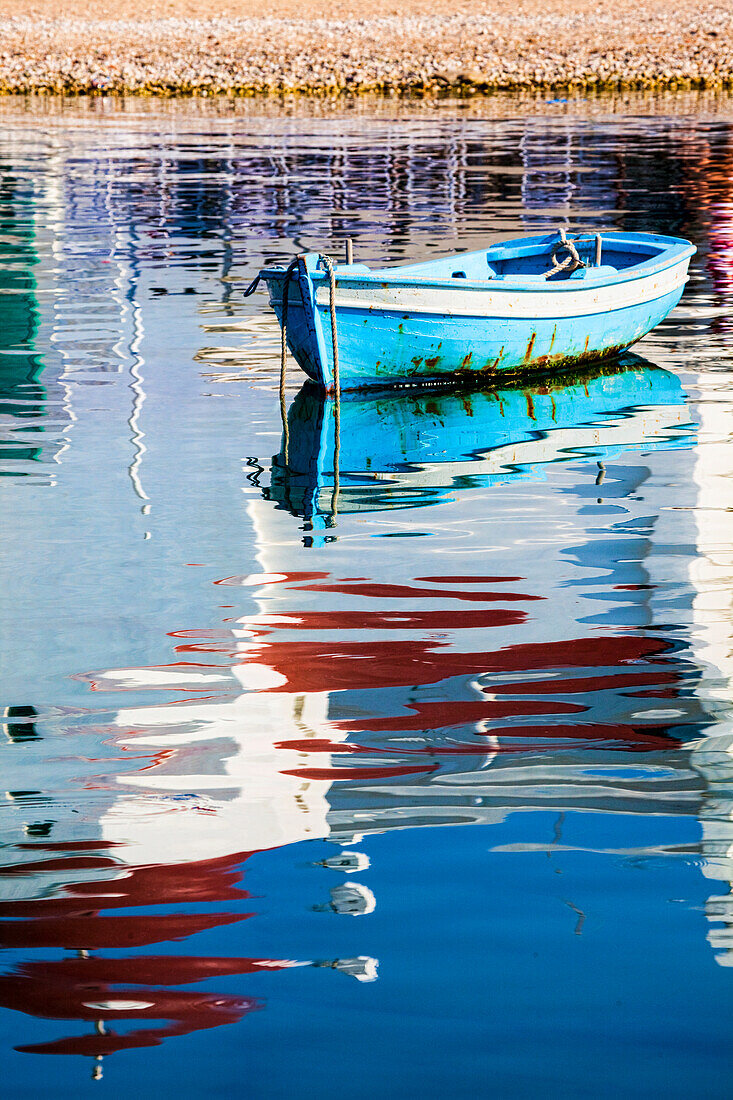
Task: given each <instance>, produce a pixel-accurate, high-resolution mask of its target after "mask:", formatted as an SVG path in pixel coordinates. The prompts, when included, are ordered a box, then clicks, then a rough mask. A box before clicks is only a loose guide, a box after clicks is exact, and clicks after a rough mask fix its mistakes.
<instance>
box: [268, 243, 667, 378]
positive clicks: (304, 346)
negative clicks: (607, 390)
mask: <svg viewBox="0 0 733 1100" xmlns="http://www.w3.org/2000/svg"><path fill="white" fill-rule="evenodd" d="M688 264H689V255H685V256H683V257H682V258H681V259H680V260H679V261H678V262H677V263H673V264H670V265H668V266H666V267H665V268H664V269H663V270H657V271H654V272H653V273H651V274H648V275H646V276H642V277H631V278H624V279H621V280H619V279H616V280H615V281H613V282H612V283H611V284H610V285H609V284H606V283H604V282H603V278H602V269H601V270H600V271H599V272H598V274H595V273H594V272H592V273H590V276H588V277H586V278H585V280H584V281H583V280H581V279H578V280H572V279H569V280H567V281H565V282H564V283H563V284H561V285H559V286H558V285H555V284H552V283H544V282H543V283H542V285H541V287H539V288H538V287H537V285H536V284H537V280H536V279H535V280H533V282H534V283H535V285H534V286H530V285H526V286H521V285H520V286H519V287H518V286H517V285H516V283H517V280H516V279H515V280H514V281H513V283H512V285H507V284H506V283H504V282H503V281H502V280H501V279H495V280H494V281H492V282H491V283H485V284H484V286H483V287H478V286H477V285H476V284H475V283H468V282H466V283H464V282H461V281H459V280H457V279H454V280H453V281H452V282H446V281H445V280H443V281H436V282H434V283H432V284H431V283H430V281H427V280H424V281H422V283H417V282H416V280H415V279H409V278H406V279H404V280H400V277H399V274H396V275H395V276H394V277H393V278H391V279H389V280H388V281H387V280H382V281H380V280H379V279H377V278H374V277H371V278H365V277H364V275H363V274H362V272H361V271H359V270H358V266H359V265H355V266H352V267H351V268H346V269H338V271H337V285H336V294H335V299H334V312H335V317H336V331H337V339H338V356H339V382H340V387H341V389H361V388H366V387H372V386H385V385H395V384H416V383H420V384H431V383H434V382H435V381H436V380H441V379H448V378H450V379H455V378H457V377H458V378H460V377H464V378H466V379H475V380H476V381H478V380H479V379H481V378H482V377H487V376H488V377H491V376H493V375H497V374H503V373H510V374H511V373H519V372H551V371H560V370H565V369H568V368H574V367H576V366H578V365H580V364H584V363H591V362H593V361H599V360H602V359H605V358H609V357H612V356H614V355H617V354H619V353H620V352H622V351H624V350H625V349H627V348H629V347H631V346H632V345H633V344H635V343H636V342H637V341H638V340H640V339H641V338H642V337H643V336H645V335H646V334H647V333H648V332H650V331H651V330H652V329H653V328H654V327H655V326H656V325H658V324H659V323H660V321H662V320H664V318H665V317H666V316H667V314H668V313H669V312H670V310H672V309H673V308H674V307H675V306H676V305H677V303H678V302H679V300H680V297H681V295H682V291H683V289H684V286H685V283H686V281H687V268H688ZM342 270H343V273H342ZM363 270H366V271H368V269H363ZM584 274H585V273H584ZM265 278H266V281H267V283H268V287H269V291H270V302H271V305H272V307H273V309H274V311H275V313H276V315H277V317H278V320H279V321H280V323H281V324H282V319H283V290H284V286H285V280H284V278H283V277H282V274H280V273H275V272H273V273H272V274H267V275H265ZM286 320H287V323H286V331H287V340H288V346H289V348H290V350H291V352H292V354H293V355H294V357H295V359H296V360H297V362H298V363H299V365H300V366H301V367H302V369H303V370H304V371H305V373H306V374H307V375H308V376H309V377H310V378H312V379H313V380H314V381H315V382H317V383H318V384H319V385H320V386H322V387H323V388H324V389H325V390H326V391H327V392H332V391H333V390H334V388H335V386H334V360H333V348H332V340H331V302H330V291H329V285H328V282H327V280H325V279H324V278H323V273H322V272H318V271H317V270H316V269H315V267H314V266H312V258H311V257H310V256H305V257H301V258H300V262H299V268H298V271H297V272H296V273H295V274H294V277H291V278H290V279H289V281H288V305H287V319H286Z"/></svg>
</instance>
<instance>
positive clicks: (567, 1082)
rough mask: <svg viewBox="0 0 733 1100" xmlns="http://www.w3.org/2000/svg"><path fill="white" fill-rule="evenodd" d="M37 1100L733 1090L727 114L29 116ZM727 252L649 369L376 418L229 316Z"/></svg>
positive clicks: (17, 112)
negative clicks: (290, 304)
mask: <svg viewBox="0 0 733 1100" xmlns="http://www.w3.org/2000/svg"><path fill="white" fill-rule="evenodd" d="M0 116H1V121H0V508H1V510H2V555H1V558H0V568H1V569H2V577H1V579H0V596H1V597H2V619H1V622H2V631H1V632H0V670H1V680H0V685H1V687H0V690H1V692H2V695H1V697H0V720H1V721H2V726H1V728H0V777H2V778H1V781H0V785H1V787H2V792H3V798H2V799H0V846H1V848H0V851H1V856H2V860H1V862H2V867H1V868H0V1049H1V1050H2V1065H3V1079H4V1083H3V1089H4V1092H5V1094H7V1095H12V1096H13V1097H35V1096H37V1095H38V1094H39V1092H41V1091H42V1090H43V1091H44V1092H45V1093H46V1094H51V1095H54V1096H72V1095H73V1096H78V1095H80V1094H86V1093H87V1091H93V1090H95V1089H96V1090H97V1091H99V1090H100V1089H101V1090H104V1091H105V1092H106V1093H107V1094H109V1095H114V1096H118V1095H119V1096H123V1095H124V1096H127V1095H130V1094H135V1093H137V1094H138V1095H141V1096H150V1095H158V1096H168V1095H175V1096H181V1097H199V1096H207V1095H221V1096H229V1095H244V1094H246V1095H248V1096H257V1097H285V1096H291V1095H293V1094H294V1093H295V1094H297V1095H298V1096H301V1097H323V1096H334V1095H337V1094H338V1093H339V1092H340V1091H341V1090H343V1091H345V1092H348V1094H349V1095H350V1096H351V1097H353V1098H354V1100H360V1098H366V1097H373V1096H400V1097H404V1096H409V1097H413V1096H414V1097H418V1096H423V1097H424V1096H444V1095H450V1096H453V1097H462V1098H463V1097H479V1096H489V1095H492V1096H497V1097H502V1098H503V1097H507V1098H510V1097H535V1096H547V1097H560V1096H562V1097H566V1096H571V1097H594V1098H597V1097H609V1098H610V1097H618V1096H642V1095H644V1096H647V1095H665V1096H667V1097H685V1098H690V1097H701V1098H702V1097H705V1098H708V1097H711V1096H716V1095H719V1094H721V1093H722V1092H723V1091H724V1089H725V1087H726V1085H727V1083H728V1081H729V1079H730V1071H731V1062H732V1061H733V1059H732V1058H731V1049H730V1023H731V1006H732V1003H733V995H732V994H733V969H732V967H733V896H732V895H731V889H732V887H731V883H732V882H733V857H732V856H731V854H730V853H731V851H733V754H732V752H731V745H733V728H732V725H731V683H732V681H733V652H732V650H733V615H732V607H731V604H732V597H731V584H732V583H733V576H732V575H733V560H732V559H733V448H732V447H731V443H730V431H731V425H732V424H733V418H732V414H733V399H732V397H731V394H732V391H731V381H732V380H733V101H731V102H727V101H726V100H724V99H716V100H714V101H707V100H704V99H700V100H695V99H694V98H692V99H685V100H683V99H680V100H679V101H675V100H674V99H670V100H668V101H666V102H659V101H654V102H646V101H643V100H640V101H638V102H635V101H627V102H624V103H616V104H611V103H608V102H606V101H603V100H599V101H595V102H593V103H588V102H585V101H578V102H570V103H567V102H565V101H553V102H547V101H545V100H544V99H539V100H536V101H527V100H519V99H516V100H514V99H511V98H506V99H502V100H498V99H497V100H490V101H467V102H465V103H455V102H450V101H443V102H437V103H425V104H422V105H421V104H417V103H416V104H403V105H402V106H400V105H390V104H385V103H381V104H380V103H374V104H369V103H362V104H360V105H359V106H358V107H357V108H354V109H351V108H350V107H349V106H348V105H345V106H338V105H337V106H336V107H333V106H331V107H329V106H328V105H324V104H313V105H308V104H304V105H300V106H299V107H295V108H293V107H287V106H286V107H283V108H282V109H278V108H276V107H274V106H268V107H258V106H256V105H253V104H242V105H238V106H232V105H226V104H224V105H222V104H216V103H213V104H208V105H207V104H203V103H201V102H198V103H196V102H193V103H189V104H186V103H176V104H171V103H157V104H156V103H155V102H127V103H126V102H122V103H117V104H115V103H111V102H109V103H107V102H102V101H100V102H97V103H96V104H94V103H91V104H90V103H86V102H84V101H77V102H66V103H63V102H57V101H45V102H44V101H41V102H39V103H33V102H30V101H28V102H25V101H22V100H18V101H12V102H7V103H5V104H2V105H0ZM559 226H567V227H569V228H570V229H571V230H578V229H586V228H588V229H596V228H598V227H609V228H619V229H622V228H623V229H634V230H649V231H657V232H664V233H672V234H677V235H680V236H685V237H688V238H689V239H691V240H693V241H694V242H695V243H696V244H697V246H698V250H699V251H698V254H697V256H696V257H695V260H694V261H693V265H692V268H691V279H690V283H689V284H688V287H687V290H686V293H685V296H684V298H683V300H682V303H681V305H680V307H679V308H678V309H677V310H676V311H675V312H674V313H673V315H672V316H671V317H670V318H669V319H668V321H666V322H665V323H664V324H663V325H662V326H661V327H660V328H658V329H657V330H656V331H655V332H654V333H652V334H651V335H650V336H649V337H647V338H646V339H645V340H644V341H642V342H641V343H640V344H639V345H637V347H636V348H635V349H634V350H635V354H633V355H629V356H627V357H625V358H624V360H623V361H622V362H621V363H619V364H618V365H617V366H614V367H607V368H604V369H603V370H602V371H599V370H595V371H589V372H587V373H585V374H584V373H578V374H576V375H574V376H572V377H568V378H566V379H564V380H563V379H555V380H553V381H552V383H551V384H550V383H542V384H537V385H535V386H533V387H528V388H527V387H525V388H522V387H508V386H505V387H503V388H502V389H500V390H495V391H490V390H488V391H481V392H476V393H471V394H465V393H463V394H461V393H460V392H458V393H457V392H453V391H450V390H441V391H439V392H435V393H410V392H404V393H403V392H400V393H397V394H394V395H391V396H390V395H382V396H381V397H378V398H377V397H365V396H363V395H361V396H359V397H353V398H349V399H348V400H345V401H344V403H343V407H342V411H341V437H340V441H339V442H340V454H339V457H338V465H337V468H336V469H335V468H334V449H335V443H336V441H335V438H334V417H333V406H332V404H331V403H330V402H328V401H324V400H323V399H322V398H321V397H320V396H319V395H318V394H317V393H315V392H313V391H312V390H310V389H309V388H308V387H302V386H301V378H300V377H299V375H298V372H297V370H296V369H295V368H293V370H292V372H291V375H290V383H289V390H288V402H289V405H290V413H289V455H288V458H289V463H288V464H287V465H286V464H285V461H284V453H283V444H282V439H281V434H282V426H281V423H280V416H279V408H278V400H277V372H278V353H279V330H278V329H277V326H276V323H275V322H274V320H273V318H272V316H271V315H270V313H269V312H268V309H267V304H266V299H265V296H264V294H260V293H258V294H257V295H256V296H254V297H253V298H250V299H247V300H245V299H244V298H243V297H242V294H241V290H242V289H243V288H244V286H246V284H247V282H249V280H250V278H251V277H252V276H253V275H254V273H255V272H256V271H257V270H258V269H259V267H260V266H261V265H262V264H263V263H264V262H265V261H266V260H274V259H277V260H283V259H285V258H287V257H289V256H291V255H292V253H294V252H295V251H296V250H301V249H305V248H308V249H310V248H319V249H320V248H325V249H328V250H332V251H333V250H336V249H337V248H340V244H339V242H340V241H341V240H342V239H343V238H344V237H346V236H350V237H352V238H353V239H354V242H355V252H356V256H357V258H358V259H360V260H363V261H365V262H367V263H369V262H377V263H380V264H383V263H387V262H397V261H400V260H414V259H416V258H418V257H429V256H437V255H440V254H442V253H447V252H451V251H454V250H457V249H463V248H474V247H482V246H486V245H488V244H489V243H491V242H493V241H496V240H500V239H503V238H508V237H511V236H516V235H517V234H519V233H526V232H531V231H533V230H535V229H536V228H538V227H542V228H544V227H559Z"/></svg>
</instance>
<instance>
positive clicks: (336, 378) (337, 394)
mask: <svg viewBox="0 0 733 1100" xmlns="http://www.w3.org/2000/svg"><path fill="white" fill-rule="evenodd" d="M318 259H319V262H321V263H322V264H323V266H324V267H325V269H326V271H327V273H328V285H329V295H328V308H329V313H330V314H331V346H332V349H333V388H334V399H333V420H334V445H333V492H332V494H331V521H332V522H333V520H334V519H335V518H336V513H337V508H338V494H339V457H340V453H341V381H340V375H339V348H338V334H337V332H336V273H335V271H334V261H333V259H332V258H331V257H330V256H326V255H325V254H323V253H321V254H320V255H319V257H318ZM297 270H298V260H297V259H295V260H293V262H292V263H291V264H290V265H289V267H288V268H287V270H286V272H285V278H284V279H283V299H282V302H283V304H282V325H281V333H280V387H279V390H280V419H281V421H282V426H283V457H284V460H285V468H286V469H287V468H288V466H289V464H290V456H289V448H290V432H289V429H288V413H287V407H286V404H285V375H286V370H287V361H288V336H287V327H288V295H289V291H290V281H291V279H292V278H293V276H294V275H295V273H296V271H297ZM256 285H257V283H256V281H255V283H254V284H253V286H252V287H251V288H249V293H252V290H253V289H254V287H255V286H256Z"/></svg>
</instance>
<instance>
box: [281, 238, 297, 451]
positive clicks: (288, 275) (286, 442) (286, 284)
mask: <svg viewBox="0 0 733 1100" xmlns="http://www.w3.org/2000/svg"><path fill="white" fill-rule="evenodd" d="M297 270H298V261H297V259H295V260H293V262H292V263H291V264H290V266H289V267H288V269H287V271H286V272H285V278H284V279H283V316H282V324H281V326H280V420H281V421H282V426H283V457H284V459H285V469H286V470H287V468H288V466H289V464H290V456H289V450H290V433H289V431H288V411H287V408H286V407H285V370H286V367H287V363H288V334H287V327H288V294H289V291H290V280H291V279H292V277H293V275H294V274H295V272H296V271H297Z"/></svg>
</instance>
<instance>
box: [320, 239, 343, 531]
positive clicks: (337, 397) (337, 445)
mask: <svg viewBox="0 0 733 1100" xmlns="http://www.w3.org/2000/svg"><path fill="white" fill-rule="evenodd" d="M318 259H319V260H320V261H321V263H322V264H323V266H324V267H325V269H326V271H327V272H328V308H329V313H330V314H331V346H332V349H333V390H334V392H333V432H334V439H333V492H332V494H331V522H332V523H333V521H334V520H335V519H336V513H337V509H338V496H339V457H340V454H341V381H340V377H339V345H338V335H337V333H336V273H335V271H334V268H333V260H332V259H331V257H330V256H325V255H323V253H322V254H321V255H320V256H319V257H318Z"/></svg>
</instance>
